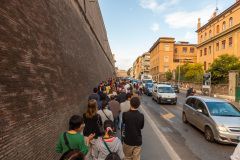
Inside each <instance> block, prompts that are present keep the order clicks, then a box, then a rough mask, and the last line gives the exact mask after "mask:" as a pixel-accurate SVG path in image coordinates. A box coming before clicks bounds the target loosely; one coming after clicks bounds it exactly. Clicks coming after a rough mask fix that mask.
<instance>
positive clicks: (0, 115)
mask: <svg viewBox="0 0 240 160" xmlns="http://www.w3.org/2000/svg"><path fill="white" fill-rule="evenodd" d="M0 3H1V5H0V15H1V16H0V22H1V23H0V55H1V56H0V64H1V65H0V126H1V127H0V159H8V160H9V159H59V156H60V154H57V153H55V147H56V144H57V141H58V139H59V135H60V134H61V133H62V132H64V131H66V130H67V129H68V121H69V118H70V117H71V116H72V115H73V114H81V115H82V114H83V113H84V112H85V110H86V102H87V97H88V95H89V94H90V93H91V92H92V88H93V87H94V86H97V84H99V83H100V82H101V81H103V80H106V79H108V78H110V77H112V76H113V74H114V73H113V72H114V67H113V66H114V62H113V58H112V55H111V51H110V48H109V44H108V41H107V33H106V29H105V27H104V23H103V20H102V16H101V11H100V8H99V5H98V1H97V0H0Z"/></svg>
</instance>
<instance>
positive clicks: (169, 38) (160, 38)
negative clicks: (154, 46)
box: [159, 37, 175, 39]
mask: <svg viewBox="0 0 240 160" xmlns="http://www.w3.org/2000/svg"><path fill="white" fill-rule="evenodd" d="M159 39H175V38H173V37H160V38H159Z"/></svg>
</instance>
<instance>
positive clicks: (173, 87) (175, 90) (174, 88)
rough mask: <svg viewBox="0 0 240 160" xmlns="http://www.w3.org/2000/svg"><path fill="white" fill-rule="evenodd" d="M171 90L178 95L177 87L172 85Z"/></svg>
mask: <svg viewBox="0 0 240 160" xmlns="http://www.w3.org/2000/svg"><path fill="white" fill-rule="evenodd" d="M172 89H173V91H174V92H176V93H179V88H178V85H172Z"/></svg>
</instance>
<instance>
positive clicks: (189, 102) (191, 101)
mask: <svg viewBox="0 0 240 160" xmlns="http://www.w3.org/2000/svg"><path fill="white" fill-rule="evenodd" d="M195 102H196V99H195V98H190V100H187V104H188V105H189V106H191V107H194V104H195Z"/></svg>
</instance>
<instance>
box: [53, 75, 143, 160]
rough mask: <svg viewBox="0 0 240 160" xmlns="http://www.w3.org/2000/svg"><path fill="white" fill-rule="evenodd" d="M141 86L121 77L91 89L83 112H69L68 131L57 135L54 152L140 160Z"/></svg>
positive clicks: (69, 157) (68, 159)
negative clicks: (78, 113)
mask: <svg viewBox="0 0 240 160" xmlns="http://www.w3.org/2000/svg"><path fill="white" fill-rule="evenodd" d="M134 88H135V89H136V90H135V91H137V92H136V93H135V92H133V89H134ZM142 88H143V87H142V84H140V85H138V83H135V84H133V83H131V81H128V80H125V79H114V80H113V79H109V80H108V81H105V82H102V83H101V84H99V86H98V87H96V88H94V89H93V93H92V94H91V95H90V96H89V97H88V105H87V110H86V112H85V113H84V114H83V115H82V116H80V115H73V116H72V117H71V118H70V121H69V130H68V131H67V132H64V133H62V134H61V135H60V139H59V141H58V144H57V147H56V152H58V153H63V155H62V157H61V160H73V159H74V160H78V159H79V160H83V159H85V160H105V159H106V160H120V159H124V160H132V159H133V160H140V151H141V145H142V134H141V130H142V129H143V127H144V116H143V114H142V113H140V112H139V111H138V108H139V106H140V104H141V102H140V99H139V98H138V96H139V95H141V94H142V93H141V92H142ZM117 130H120V132H121V136H120V137H117V136H116V132H117ZM81 131H82V133H83V134H80V132H81Z"/></svg>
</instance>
